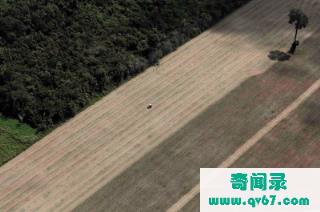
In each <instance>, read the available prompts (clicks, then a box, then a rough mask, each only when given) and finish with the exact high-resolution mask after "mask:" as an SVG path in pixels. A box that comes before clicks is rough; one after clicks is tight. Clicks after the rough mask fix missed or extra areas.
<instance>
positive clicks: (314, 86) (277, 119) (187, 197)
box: [167, 79, 320, 212]
mask: <svg viewBox="0 0 320 212" xmlns="http://www.w3.org/2000/svg"><path fill="white" fill-rule="evenodd" d="M319 88H320V79H318V80H317V81H316V82H314V83H313V84H312V85H311V86H310V87H309V88H308V89H307V90H306V91H305V92H304V93H303V94H301V95H300V96H299V97H298V98H297V99H296V100H295V101H294V102H292V103H291V104H290V105H289V106H288V107H287V108H286V109H285V110H283V111H282V112H281V113H280V114H279V115H278V116H277V117H275V118H274V119H272V120H271V121H270V122H268V123H267V124H266V125H265V126H264V127H263V128H261V129H260V130H259V131H258V132H257V133H256V134H255V135H253V136H252V137H251V138H250V139H249V140H247V141H246V142H245V143H244V144H242V145H241V146H240V147H239V148H238V149H237V150H236V151H235V152H234V153H233V154H231V155H230V156H229V157H228V158H227V159H226V160H224V161H223V162H222V163H221V164H220V165H219V166H218V168H228V167H230V166H231V165H233V164H234V163H235V162H236V161H237V160H238V159H239V158H240V157H241V156H242V155H244V154H245V153H246V152H248V150H250V149H251V148H252V147H253V146H254V145H255V144H257V143H258V141H259V140H260V139H261V138H263V137H264V136H265V135H266V134H268V133H269V132H270V131H271V130H272V129H273V128H274V127H275V126H277V125H278V124H279V123H280V122H281V121H283V120H284V119H285V118H286V117H288V115H290V113H292V112H293V111H294V110H296V109H297V108H298V107H299V106H300V105H301V104H302V103H303V102H304V101H305V100H306V99H308V98H309V97H310V96H311V95H312V94H314V93H315V92H316V91H317V90H318V89H319ZM199 192H200V184H199V183H198V184H197V185H196V186H194V187H193V188H192V189H191V190H190V191H189V192H188V193H186V194H185V195H183V196H182V197H181V198H180V199H179V200H178V201H177V202H176V203H175V204H173V205H172V206H171V207H170V208H169V209H168V210H167V212H176V211H180V210H181V209H182V208H183V207H184V206H185V205H186V204H187V203H188V202H189V201H191V200H192V199H193V198H194V197H195V196H196V195H197V194H198V193H199Z"/></svg>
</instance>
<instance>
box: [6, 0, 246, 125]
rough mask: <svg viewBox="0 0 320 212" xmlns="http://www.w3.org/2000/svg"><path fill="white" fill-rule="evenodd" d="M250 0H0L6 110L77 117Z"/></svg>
mask: <svg viewBox="0 0 320 212" xmlns="http://www.w3.org/2000/svg"><path fill="white" fill-rule="evenodd" d="M248 1H249V0H6V1H4V0H0V113H2V114H3V115H5V116H7V117H13V118H17V119H19V120H20V121H22V122H25V123H28V124H29V125H31V126H32V127H35V128H37V129H39V130H45V129H48V128H50V127H52V126H54V125H55V124H57V123H59V122H62V121H64V120H65V119H67V118H69V117H72V116H73V115H75V114H76V113H77V112H79V110H81V109H82V108H84V107H85V106H86V105H88V104H89V103H90V102H91V101H92V99H93V98H96V97H97V96H100V95H102V94H103V93H106V92H108V91H110V90H111V89H113V88H115V87H116V86H118V85H119V84H120V83H121V82H123V81H125V80H127V79H129V78H130V77H132V76H135V75H136V74H138V73H139V72H141V71H143V70H144V69H145V68H146V67H148V66H150V65H153V64H155V63H157V61H158V60H159V58H161V57H162V56H164V55H166V54H168V53H169V52H171V51H173V50H175V49H176V48H177V47H178V46H179V45H181V44H182V43H184V42H186V41H187V40H189V39H191V38H192V37H194V36H196V35H198V34H199V33H201V32H202V31H204V30H205V29H207V28H209V27H210V26H211V25H213V24H214V23H216V22H217V21H219V20H220V19H222V18H223V17H224V16H226V15H227V14H229V13H230V12H231V11H233V10H234V9H236V8H238V7H239V6H241V5H243V4H245V3H246V2H248Z"/></svg>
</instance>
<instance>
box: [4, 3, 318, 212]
mask: <svg viewBox="0 0 320 212" xmlns="http://www.w3.org/2000/svg"><path fill="white" fill-rule="evenodd" d="M296 7H299V8H300V9H302V10H303V11H305V12H306V13H307V14H308V16H309V18H310V23H309V25H308V27H307V28H305V29H303V30H302V31H301V32H300V33H299V40H300V46H299V47H298V49H297V52H296V54H295V55H293V56H292V57H291V58H290V60H288V61H284V62H279V61H274V60H270V58H269V57H268V54H269V52H270V51H273V50H281V51H287V50H288V48H289V47H290V45H291V43H292V36H293V27H292V25H289V24H288V12H289V11H290V9H292V8H296ZM319 9H320V2H319V1H318V0H299V1H298V0H290V1H288V0H268V1H266V0H252V1H250V2H249V3H248V4H246V5H244V6H243V7H241V8H239V9H238V10H236V11H235V12H233V13H232V14H231V15H229V16H227V17H226V18H225V19H223V20H222V21H221V22H219V23H218V24H216V25H215V26H213V27H212V28H210V29H208V30H207V31H205V32H203V33H202V34H200V35H199V36H197V37H195V38H194V39H192V40H190V41H189V42H187V43H186V44H184V45H182V46H181V47H179V48H178V49H177V50H176V51H174V52H172V53H171V54H169V55H167V56H165V57H164V58H162V59H161V60H160V62H159V65H156V66H152V67H150V68H148V69H147V70H146V71H145V72H143V73H141V74H139V75H138V76H136V77H135V78H133V79H131V80H129V81H128V82H126V83H124V84H123V85H121V86H120V87H119V88H117V89H115V90H114V91H112V92H111V93H109V94H108V95H106V96H105V97H103V98H102V99H101V100H99V101H98V102H96V103H95V104H93V105H92V106H90V107H88V108H87V109H85V110H84V111H82V112H80V113H79V114H78V115H76V116H75V117H74V118H72V119H70V120H69V121H67V122H66V123H64V124H62V125H61V126H59V127H57V128H56V129H55V130H53V131H52V132H51V133H49V134H48V135H47V136H45V137H44V138H42V139H41V140H40V141H38V142H37V143H35V144H34V145H32V146H31V147H30V148H28V149H27V150H26V151H24V152H23V153H21V154H20V155H18V156H17V157H15V158H14V159H12V160H11V161H9V162H8V163H6V164H5V165H3V166H2V167H0V211H166V210H169V211H198V210H199V205H198V204H199V189H198V184H199V169H200V168H201V167H318V166H319V165H320V156H319V154H318V152H319V150H320V146H319V137H320V134H319V129H320V119H319V116H320V114H319V107H320V100H319V96H320V93H319V91H320V81H319V79H320V72H319V69H320V64H319V63H320V62H319V61H320V54H319V50H320V49H319V48H320V25H319V22H320V13H319ZM149 104H152V108H149V109H147V107H148V105H149Z"/></svg>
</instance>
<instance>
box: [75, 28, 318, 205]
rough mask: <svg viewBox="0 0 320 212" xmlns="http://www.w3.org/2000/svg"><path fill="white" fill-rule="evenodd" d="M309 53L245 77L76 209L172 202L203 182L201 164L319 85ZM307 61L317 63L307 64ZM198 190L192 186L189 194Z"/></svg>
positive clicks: (215, 160) (213, 161)
mask: <svg viewBox="0 0 320 212" xmlns="http://www.w3.org/2000/svg"><path fill="white" fill-rule="evenodd" d="M318 42H319V36H318V34H317V36H312V37H310V38H309V39H308V40H306V41H305V43H304V45H305V47H311V46H313V45H316V44H317V43H318ZM309 53H310V55H309V54H308V56H307V55H305V56H303V55H301V56H300V57H295V58H292V60H291V61H290V62H285V63H277V64H275V65H274V66H272V67H271V68H270V69H268V70H267V71H266V72H265V73H264V74H261V75H258V76H255V77H252V78H250V79H249V80H247V81H245V82H244V83H242V84H241V85H240V86H239V87H238V88H236V89H234V90H233V91H232V92H231V93H230V94H228V95H227V96H225V97H224V98H222V99H221V100H220V101H219V102H218V103H216V104H213V105H212V106H210V107H209V108H207V110H206V111H205V112H203V113H201V114H200V115H199V116H198V117H196V118H195V119H194V120H192V121H191V122H189V123H188V124H187V125H186V126H184V127H183V128H182V129H180V130H179V131H178V132H176V133H175V134H174V135H173V136H171V137H170V138H169V139H167V140H166V141H164V142H163V143H162V144H161V145H159V146H158V147H157V148H155V149H153V150H152V151H151V152H150V153H149V154H147V155H146V156H145V157H144V158H143V159H141V160H139V161H138V162H137V163H135V164H134V165H133V166H131V167H130V168H129V169H127V170H126V171H125V172H123V173H122V174H121V175H120V176H118V177H117V178H115V179H114V180H113V181H112V182H110V183H108V184H107V185H105V186H104V187H103V188H101V189H100V190H99V191H98V192H96V193H95V194H94V195H92V196H91V197H90V198H89V199H88V200H86V201H85V202H84V203H83V204H82V205H80V206H79V207H78V208H77V210H76V211H91V210H96V211H104V210H106V209H110V210H111V211H125V210H126V209H127V208H131V209H133V210H138V209H141V210H142V211H154V210H159V211H161V210H163V209H168V208H170V207H171V206H172V205H173V204H174V203H176V201H178V200H179V199H180V197H181V196H182V195H184V194H186V193H188V192H189V191H190V190H191V189H193V186H195V185H196V184H198V183H199V169H200V168H201V167H217V166H221V165H222V166H225V160H226V159H227V158H229V156H230V155H231V154H233V153H234V152H235V151H236V150H237V149H238V148H239V147H240V146H241V145H243V144H245V143H247V141H248V140H249V139H250V140H254V138H256V137H257V132H258V131H260V130H261V129H262V130H269V127H268V125H269V123H270V122H275V121H276V122H275V123H279V121H278V120H279V117H283V115H282V114H284V115H288V113H287V112H288V111H289V112H290V111H291V112H292V105H293V106H297V104H295V102H296V100H297V99H298V97H300V96H301V97H303V100H305V98H308V96H305V95H303V94H306V90H309V88H310V86H312V87H318V86H319V81H317V84H315V81H316V80H317V79H319V78H320V73H319V71H318V67H319V64H318V65H316V64H317V63H316V62H317V61H319V59H320V55H319V54H318V53H317V51H316V50H314V51H310V52H309ZM308 58H309V59H308ZM305 62H306V63H308V64H313V65H312V66H310V67H309V68H305V65H304V63H305ZM313 85H315V86H313ZM312 91H313V89H312ZM299 99H300V98H299ZM300 102H301V101H298V103H300ZM288 108H289V109H288ZM259 140H260V139H259ZM258 142H260V141H258ZM319 159H320V156H318V160H319ZM253 160H254V159H253ZM275 160H276V159H275ZM223 162H224V163H223ZM231 165H232V164H231ZM228 166H229V165H228ZM186 167H187V168H186ZM195 191H196V190H195ZM196 194H197V193H196V192H191V198H192V195H196ZM159 196H160V197H161V199H160V198H159ZM195 199H196V198H195ZM198 203H199V202H198V201H196V200H192V201H191V203H190V205H189V204H187V205H186V207H190V208H197V207H198ZM195 204H196V205H195ZM184 209H186V208H184ZM182 211H184V210H182ZM196 211H197V210H196Z"/></svg>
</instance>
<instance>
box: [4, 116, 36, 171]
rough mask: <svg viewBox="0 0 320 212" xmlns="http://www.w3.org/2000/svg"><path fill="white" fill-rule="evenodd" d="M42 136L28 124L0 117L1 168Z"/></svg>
mask: <svg viewBox="0 0 320 212" xmlns="http://www.w3.org/2000/svg"><path fill="white" fill-rule="evenodd" d="M40 136H41V135H40V134H39V133H37V132H36V130H35V129H33V128H31V127H30V126H28V125H27V124H23V123H20V122H18V121H17V120H13V119H7V118H5V117H3V116H1V115H0V141H1V142H0V166H1V165H2V164H4V163H5V162H7V161H8V160H10V159H11V158H13V157H14V156H16V155H17V154H19V153H20V152H22V151H23V150H25V149H26V148H28V147H29V146H30V145H32V144H33V143H34V142H35V141H37V140H38V138H39V137H40Z"/></svg>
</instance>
